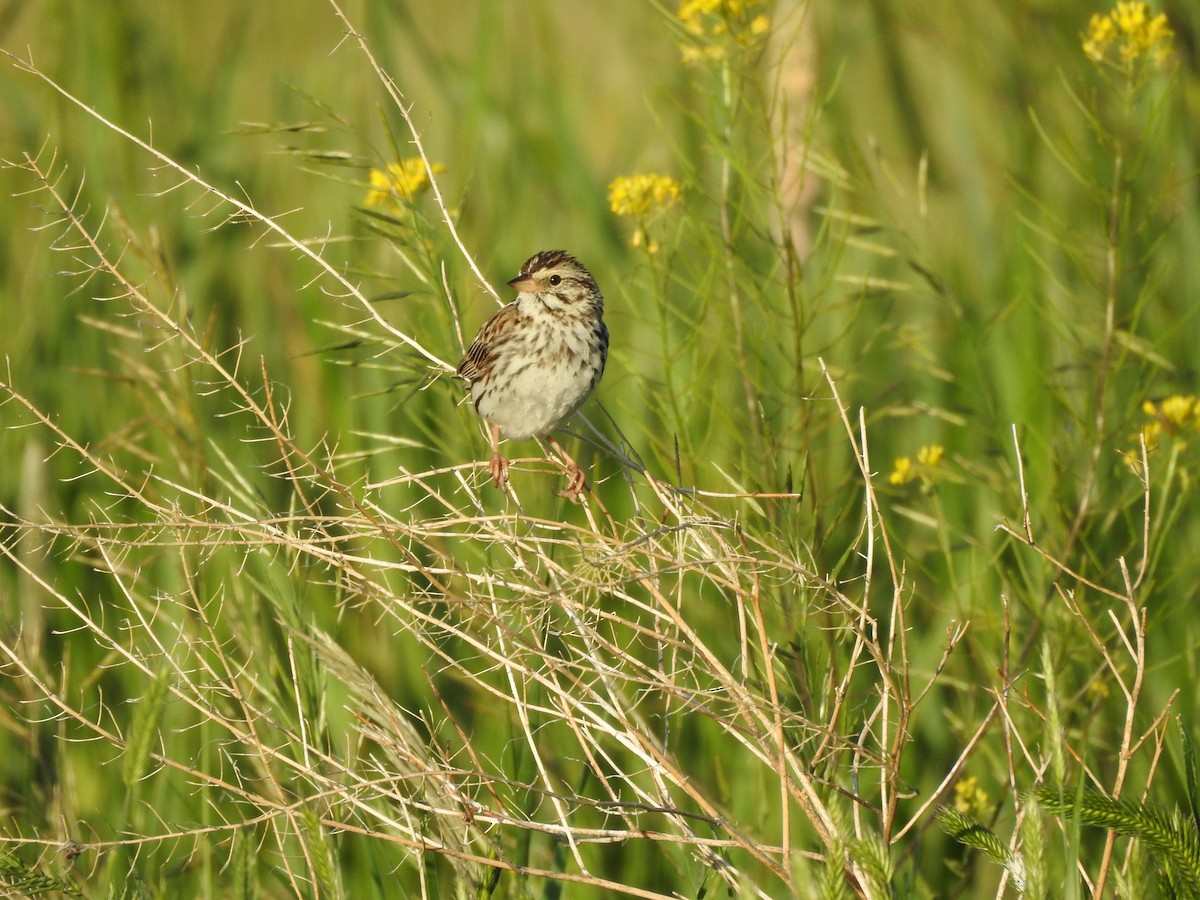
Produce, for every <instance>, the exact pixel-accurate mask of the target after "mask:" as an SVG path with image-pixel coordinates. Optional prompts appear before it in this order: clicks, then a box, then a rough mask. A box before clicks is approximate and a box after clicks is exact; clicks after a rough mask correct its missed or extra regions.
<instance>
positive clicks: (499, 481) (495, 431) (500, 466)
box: [488, 425, 508, 490]
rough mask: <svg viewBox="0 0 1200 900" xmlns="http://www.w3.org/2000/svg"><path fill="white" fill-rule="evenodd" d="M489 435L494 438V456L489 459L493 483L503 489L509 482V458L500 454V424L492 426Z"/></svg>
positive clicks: (489, 469)
mask: <svg viewBox="0 0 1200 900" xmlns="http://www.w3.org/2000/svg"><path fill="white" fill-rule="evenodd" d="M488 435H489V436H490V437H491V439H492V458H491V459H490V460H488V472H490V473H491V476H492V484H494V485H495V486H496V487H498V488H500V489H502V490H503V488H504V485H506V484H507V483H508V460H507V459H505V458H504V457H503V456H501V455H500V426H499V425H492V426H490V427H489V428H488Z"/></svg>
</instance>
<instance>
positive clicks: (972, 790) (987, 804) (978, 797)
mask: <svg viewBox="0 0 1200 900" xmlns="http://www.w3.org/2000/svg"><path fill="white" fill-rule="evenodd" d="M991 806H992V799H991V798H990V797H989V796H988V793H987V791H985V790H984V789H983V788H981V787H980V786H979V779H978V778H976V777H975V776H974V775H969V776H967V777H966V778H964V779H962V780H961V781H959V782H958V783H957V784H956V785H954V808H955V809H957V810H958V811H959V812H960V813H964V814H966V815H975V816H983V815H986V814H987V813H988V812H990V810H991Z"/></svg>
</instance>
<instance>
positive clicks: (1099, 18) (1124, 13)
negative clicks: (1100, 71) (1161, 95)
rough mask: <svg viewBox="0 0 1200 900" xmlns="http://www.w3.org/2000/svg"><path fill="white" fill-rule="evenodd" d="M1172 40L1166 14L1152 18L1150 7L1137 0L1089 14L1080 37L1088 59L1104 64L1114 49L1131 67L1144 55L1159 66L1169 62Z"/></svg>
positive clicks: (1124, 62) (1126, 1)
mask: <svg viewBox="0 0 1200 900" xmlns="http://www.w3.org/2000/svg"><path fill="white" fill-rule="evenodd" d="M1174 37H1175V32H1173V31H1172V30H1171V26H1169V25H1168V24H1167V15H1166V13H1159V14H1158V15H1157V16H1153V17H1151V15H1150V7H1149V6H1148V5H1147V4H1145V3H1142V2H1140V0H1119V2H1118V3H1117V6H1116V8H1115V9H1114V10H1113V11H1112V12H1109V13H1107V14H1105V13H1093V14H1092V19H1091V21H1090V22H1089V23H1088V28H1087V33H1086V34H1084V36H1083V52H1084V53H1086V54H1087V56H1088V58H1089V59H1092V60H1094V61H1096V62H1104V61H1105V60H1106V59H1108V57H1109V52H1110V51H1111V50H1113V48H1114V47H1115V48H1116V55H1117V59H1118V60H1119V61H1120V62H1121V63H1122V64H1123V65H1126V66H1130V65H1133V64H1134V63H1135V62H1137V61H1138V60H1139V59H1141V58H1142V57H1146V56H1148V57H1149V58H1150V59H1151V60H1152V61H1153V62H1154V63H1155V64H1156V65H1162V64H1164V63H1165V62H1167V60H1168V59H1170V56H1171V46H1172V42H1173V39H1174Z"/></svg>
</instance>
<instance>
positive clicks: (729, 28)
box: [676, 0, 771, 63]
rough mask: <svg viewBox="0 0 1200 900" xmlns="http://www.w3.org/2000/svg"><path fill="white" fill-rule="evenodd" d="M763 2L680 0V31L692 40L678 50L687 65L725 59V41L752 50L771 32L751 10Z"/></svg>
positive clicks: (768, 22)
mask: <svg viewBox="0 0 1200 900" xmlns="http://www.w3.org/2000/svg"><path fill="white" fill-rule="evenodd" d="M762 2H763V0H682V2H681V3H680V4H679V11H678V12H677V13H676V16H677V17H678V19H679V21H680V22H682V23H683V27H684V29H686V31H687V32H688V34H690V35H691V36H692V37H693V38H694V39H695V40H694V43H689V44H683V45H681V46H680V48H679V50H680V52H681V53H682V54H683V61H684V62H687V63H695V62H702V61H704V60H722V59H725V57H726V56H727V55H728V50H729V46H728V45H729V40H728V39H729V38H732V40H733V42H734V43H735V44H738V45H742V46H753V45H754V44H756V43H757V42H758V41H759V40H760V39H761V38H762V37H763V36H765V35H766V34H768V33H769V32H770V31H771V20H770V19H769V18H767V16H766V15H764V14H762V13H755V12H754V9H753V8H754V7H756V6H761V5H762Z"/></svg>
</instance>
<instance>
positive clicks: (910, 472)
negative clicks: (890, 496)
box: [888, 444, 946, 487]
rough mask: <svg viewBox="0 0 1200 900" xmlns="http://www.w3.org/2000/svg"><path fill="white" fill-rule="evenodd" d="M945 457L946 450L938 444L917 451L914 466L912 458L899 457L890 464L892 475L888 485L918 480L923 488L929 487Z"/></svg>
mask: <svg viewBox="0 0 1200 900" xmlns="http://www.w3.org/2000/svg"><path fill="white" fill-rule="evenodd" d="M945 456H946V449H945V448H944V447H942V446H941V445H940V444H929V445H926V446H924V447H922V448H921V449H920V450H919V451H917V462H916V464H915V465H914V464H913V461H912V457H909V456H901V457H900V458H899V459H897V460H896V461H895V462H894V463H892V474H891V475H889V476H888V483H889V484H894V485H905V484H908V483H909V482H910V481H914V480H916V479H918V478H920V479H921V483H922V484H923V485H924V486H925V487H930V486H931V485H932V484H933V482H934V481H935V480H937V475H938V469H940V468H941V465H942V460H943V459H944V458H945Z"/></svg>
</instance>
